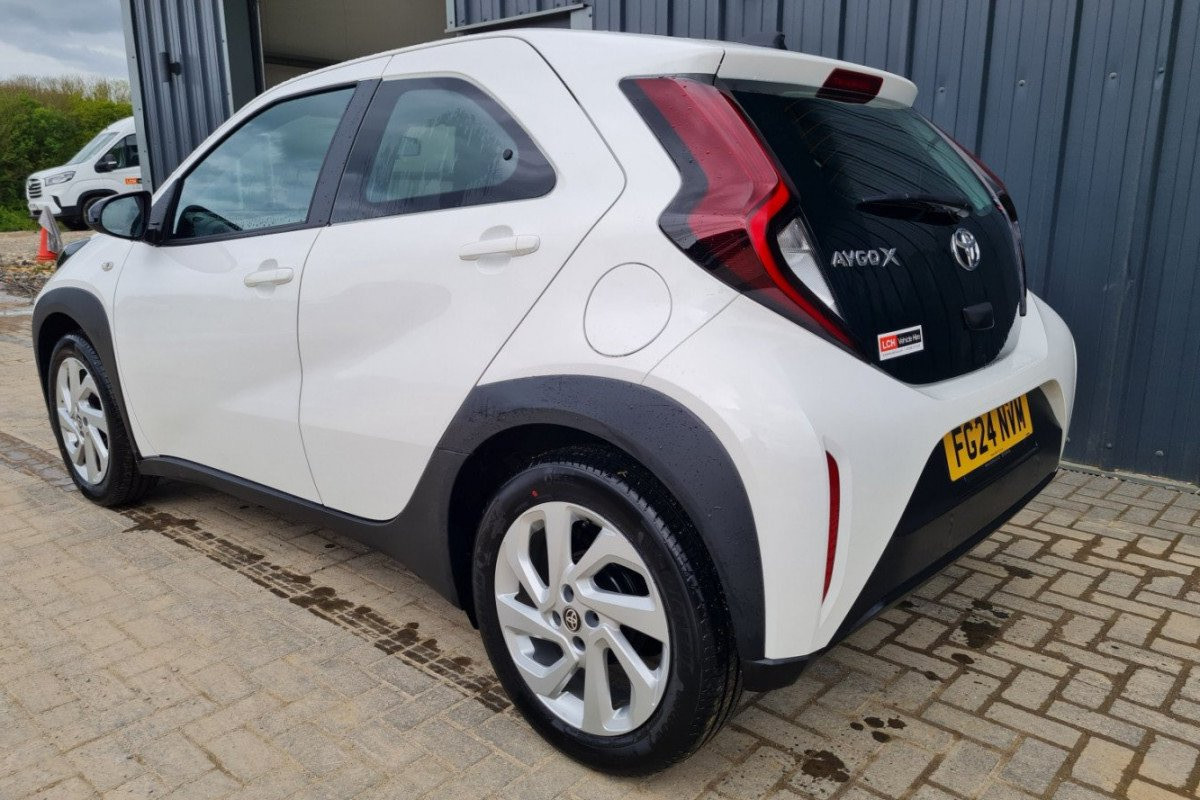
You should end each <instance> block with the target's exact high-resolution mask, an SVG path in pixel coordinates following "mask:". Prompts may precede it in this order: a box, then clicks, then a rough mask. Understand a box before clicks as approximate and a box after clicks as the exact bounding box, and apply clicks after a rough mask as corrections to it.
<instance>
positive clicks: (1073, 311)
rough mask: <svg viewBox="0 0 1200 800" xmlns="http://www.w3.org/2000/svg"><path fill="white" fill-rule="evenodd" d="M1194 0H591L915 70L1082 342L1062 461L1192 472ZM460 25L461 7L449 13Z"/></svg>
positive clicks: (633, 14) (1197, 369)
mask: <svg viewBox="0 0 1200 800" xmlns="http://www.w3.org/2000/svg"><path fill="white" fill-rule="evenodd" d="M1198 9H1200V4H1197V3H1194V2H1183V1H1181V0H1144V1H1142V2H1137V3H1128V2H1123V0H986V1H983V0H981V1H980V2H962V0H794V1H788V0H740V1H739V0H670V1H669V2H668V1H667V0H663V1H662V2H656V1H655V0H596V2H595V3H593V10H594V21H595V22H594V24H595V27H596V28H598V29H606V30H624V31H632V32H642V33H660V34H672V35H676V36H693V37H699V38H714V39H720V38H724V39H733V40H736V39H739V38H741V37H742V36H745V35H747V34H749V33H755V32H760V31H770V30H781V31H783V32H784V34H785V35H786V38H787V43H788V46H789V47H791V48H792V49H797V50H802V51H804V52H809V53H815V54H818V55H824V56H831V57H835V58H844V59H847V60H849V61H856V62H861V63H865V64H869V65H871V66H876V67H881V68H884V69H888V70H891V71H895V72H899V73H902V74H905V75H908V76H909V77H911V78H912V79H913V80H914V81H915V82H916V83H917V85H918V86H919V87H920V95H919V96H918V98H917V102H916V105H917V108H918V109H919V110H920V111H922V112H923V113H925V114H927V115H928V116H929V117H930V118H932V119H933V120H934V122H936V123H937V124H938V125H940V126H942V127H943V128H945V129H946V130H947V131H949V132H950V133H952V134H953V135H954V137H955V138H956V139H958V140H959V141H960V142H962V143H963V144H965V145H966V146H967V147H969V148H971V149H973V150H975V151H976V152H978V153H980V154H981V156H982V157H983V158H984V160H986V161H987V162H988V164H989V165H990V166H992V167H993V168H994V169H995V170H996V171H997V172H998V173H999V174H1000V175H1001V176H1003V178H1004V180H1005V182H1006V183H1007V185H1008V187H1009V189H1010V190H1011V192H1012V194H1013V196H1014V198H1015V200H1016V203H1017V207H1018V209H1019V210H1020V214H1021V221H1022V229H1023V232H1024V235H1025V246H1026V255H1027V258H1028V261H1029V278H1030V285H1031V287H1032V289H1033V290H1034V291H1035V292H1037V293H1038V294H1039V295H1041V296H1043V297H1045V298H1046V299H1047V300H1048V301H1049V302H1050V303H1051V304H1052V305H1053V306H1054V307H1055V308H1056V309H1057V310H1058V311H1059V313H1061V314H1062V315H1063V317H1064V318H1065V319H1066V321H1067V324H1068V325H1069V326H1070V327H1071V330H1072V331H1073V332H1074V334H1075V337H1076V341H1077V343H1078V349H1079V385H1078V390H1077V392H1076V406H1075V419H1074V421H1073V424H1072V426H1071V431H1070V437H1071V438H1070V441H1069V443H1068V445H1067V450H1066V456H1067V458H1068V459H1070V460H1073V461H1077V462H1080V463H1084V464H1089V465H1094V466H1099V467H1102V468H1106V469H1120V470H1129V471H1133V472H1143V473H1148V474H1153V475H1162V476H1166V477H1171V478H1176V479H1179V480H1185V481H1190V482H1193V483H1200V256H1198V255H1197V254H1198V253H1200V153H1198V152H1197V150H1198V141H1200V137H1198V136H1197V133H1196V131H1197V130H1200V41H1198V34H1197V31H1198V30H1200V18H1198V16H1200V11H1198ZM463 21H470V20H463Z"/></svg>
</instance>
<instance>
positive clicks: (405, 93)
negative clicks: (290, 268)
mask: <svg viewBox="0 0 1200 800" xmlns="http://www.w3.org/2000/svg"><path fill="white" fill-rule="evenodd" d="M553 186H554V171H553V170H552V169H551V168H550V164H549V163H548V162H547V161H546V158H545V156H543V155H542V153H541V151H540V150H538V148H537V146H536V145H535V144H534V143H533V140H532V139H531V138H530V137H529V135H528V134H527V133H525V131H524V130H523V129H522V128H521V127H520V125H518V124H517V122H516V120H514V119H513V118H512V117H511V116H510V115H509V114H508V113H507V112H506V111H505V110H504V109H503V108H502V107H501V106H500V105H499V104H498V103H497V102H496V101H495V100H493V99H492V98H491V97H489V96H488V95H487V94H486V93H484V92H483V91H482V90H480V89H479V88H478V87H476V86H474V85H473V84H471V83H468V82H467V81H465V80H461V79H458V78H418V79H407V80H396V81H390V82H388V83H385V84H383V85H382V86H380V88H379V90H378V92H377V93H376V95H375V99H374V101H373V102H372V105H371V108H370V110H369V111H368V112H367V116H366V118H365V119H364V121H363V125H362V130H361V131H360V133H359V136H358V139H357V140H356V141H355V145H354V150H353V151H352V153H351V156H350V160H349V163H348V165H347V168H346V174H345V176H344V177H343V179H342V185H341V188H340V190H339V192H338V199H337V203H336V204H335V206H334V212H333V221H334V222H345V221H348V220H353V219H365V218H371V217H382V216H391V215H394V214H408V213H414V212H418V211H430V210H434V209H445V208H460V207H463V206H474V205H484V204H487V203H501V202H507V201H511V200H522V199H529V198H533V197H541V196H542V195H544V194H546V193H547V192H549V191H550V189H551V188H553Z"/></svg>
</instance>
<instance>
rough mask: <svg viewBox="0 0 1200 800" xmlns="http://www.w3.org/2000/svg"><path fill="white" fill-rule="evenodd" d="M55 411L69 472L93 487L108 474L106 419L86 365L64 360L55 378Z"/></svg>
mask: <svg viewBox="0 0 1200 800" xmlns="http://www.w3.org/2000/svg"><path fill="white" fill-rule="evenodd" d="M54 383H55V390H54V394H55V411H56V412H57V414H58V428H59V432H60V434H61V436H62V441H63V446H64V447H65V448H66V450H67V458H68V460H69V461H70V462H71V468H72V469H74V470H75V474H76V475H78V476H79V477H80V479H82V480H84V481H87V482H88V483H89V484H92V485H97V484H99V483H101V482H102V481H103V480H104V476H105V475H107V474H108V463H109V439H108V418H107V416H106V415H105V413H104V401H103V400H101V399H100V390H99V388H98V387H97V386H96V379H95V377H94V376H93V375H92V374H91V371H90V370H89V369H88V368H87V365H86V364H84V363H83V362H82V361H80V360H79V359H78V358H75V357H74V356H67V357H66V358H64V359H63V360H62V362H61V363H60V364H59V365H58V373H57V374H56V376H55V381H54Z"/></svg>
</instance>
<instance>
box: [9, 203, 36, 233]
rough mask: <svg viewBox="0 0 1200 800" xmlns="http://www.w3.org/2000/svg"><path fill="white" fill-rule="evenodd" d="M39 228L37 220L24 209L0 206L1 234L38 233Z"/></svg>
mask: <svg viewBox="0 0 1200 800" xmlns="http://www.w3.org/2000/svg"><path fill="white" fill-rule="evenodd" d="M37 228H38V224H37V220H35V219H33V218H32V217H30V216H29V212H28V211H26V210H25V209H24V208H6V207H4V206H0V232H7V231H36V230H37Z"/></svg>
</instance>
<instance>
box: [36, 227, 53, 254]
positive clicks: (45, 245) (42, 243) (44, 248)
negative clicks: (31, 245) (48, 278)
mask: <svg viewBox="0 0 1200 800" xmlns="http://www.w3.org/2000/svg"><path fill="white" fill-rule="evenodd" d="M57 258H58V256H56V255H55V254H54V251H53V250H51V249H50V236H49V234H48V233H47V231H46V229H45V228H42V229H41V236H39V237H38V254H37V260H38V261H54V260H56V259H57Z"/></svg>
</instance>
